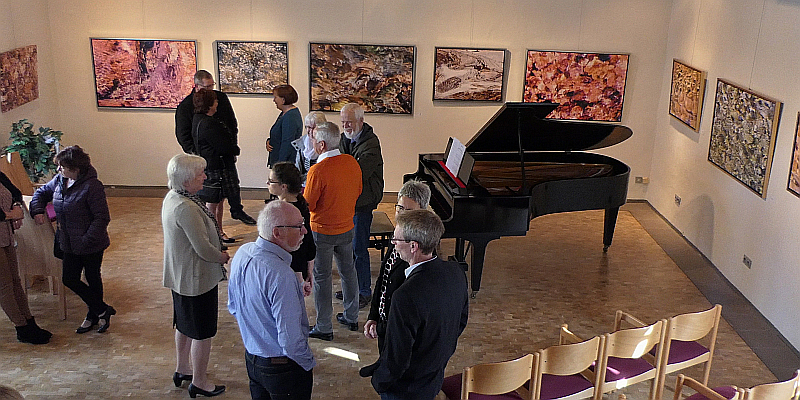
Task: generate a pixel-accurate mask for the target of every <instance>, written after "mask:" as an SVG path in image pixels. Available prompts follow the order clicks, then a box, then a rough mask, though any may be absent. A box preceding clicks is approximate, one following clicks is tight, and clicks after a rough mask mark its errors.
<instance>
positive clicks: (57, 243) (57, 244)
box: [53, 231, 64, 260]
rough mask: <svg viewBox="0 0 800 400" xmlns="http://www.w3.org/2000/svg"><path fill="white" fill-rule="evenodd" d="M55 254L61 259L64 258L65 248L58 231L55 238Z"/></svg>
mask: <svg viewBox="0 0 800 400" xmlns="http://www.w3.org/2000/svg"><path fill="white" fill-rule="evenodd" d="M53 256H54V257H55V258H58V259H59V260H63V259H64V250H61V241H60V240H58V231H56V235H55V238H54V239H53Z"/></svg>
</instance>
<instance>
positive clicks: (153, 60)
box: [91, 38, 197, 108]
mask: <svg viewBox="0 0 800 400" xmlns="http://www.w3.org/2000/svg"><path fill="white" fill-rule="evenodd" d="M91 41H92V59H93V63H94V78H95V88H96V90H97V106H98V107H126V108H177V107H178V104H180V102H181V100H183V98H184V97H186V95H188V94H189V93H190V92H191V91H192V88H193V87H194V73H195V72H197V56H196V45H195V42H194V41H178V40H135V39H94V38H93V39H91Z"/></svg>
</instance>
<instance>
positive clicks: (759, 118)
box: [708, 78, 783, 199]
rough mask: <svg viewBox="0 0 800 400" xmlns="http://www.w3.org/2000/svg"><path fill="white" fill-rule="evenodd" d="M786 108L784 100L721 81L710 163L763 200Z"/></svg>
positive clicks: (709, 156)
mask: <svg viewBox="0 0 800 400" xmlns="http://www.w3.org/2000/svg"><path fill="white" fill-rule="evenodd" d="M782 109H783V103H781V102H780V101H777V100H775V99H772V98H770V97H767V96H764V95H761V94H759V93H757V92H755V91H752V90H750V89H747V88H745V87H743V86H740V85H736V84H734V83H732V82H730V81H728V80H725V79H721V78H717V84H716V95H715V98H714V118H713V121H712V123H711V137H710V139H709V143H708V161H709V162H710V163H711V164H713V165H714V166H716V167H718V168H719V169H720V170H722V171H723V172H725V173H727V174H728V175H730V176H731V177H733V178H734V179H736V180H737V181H739V182H740V183H741V184H743V185H744V186H745V187H746V188H748V189H750V190H751V191H752V192H753V193H755V194H757V195H758V196H760V197H761V198H763V199H766V198H767V184H768V183H769V175H770V171H771V170H772V158H773V155H774V153H775V141H776V137H777V135H778V127H779V125H780V118H781V111H782ZM747 155H749V156H747ZM743 156H745V157H743Z"/></svg>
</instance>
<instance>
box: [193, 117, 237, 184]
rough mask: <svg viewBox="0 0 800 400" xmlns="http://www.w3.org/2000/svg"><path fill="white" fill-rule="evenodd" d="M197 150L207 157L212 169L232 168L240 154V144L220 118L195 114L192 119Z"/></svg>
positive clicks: (209, 168)
mask: <svg viewBox="0 0 800 400" xmlns="http://www.w3.org/2000/svg"><path fill="white" fill-rule="evenodd" d="M192 137H193V139H194V146H195V149H194V150H195V152H196V154H197V155H199V156H200V157H203V158H205V159H206V163H207V165H206V169H207V170H210V171H214V170H220V169H226V168H228V169H229V168H232V167H233V164H234V162H235V160H236V158H235V157H236V156H238V155H239V146H237V145H236V139H235V138H234V137H233V135H232V134H231V133H230V131H229V130H228V128H227V127H226V126H225V124H223V123H222V122H221V121H220V120H218V119H216V118H214V117H210V116H208V115H206V114H195V115H194V119H193V120H192Z"/></svg>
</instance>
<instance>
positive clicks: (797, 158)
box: [787, 113, 800, 196]
mask: <svg viewBox="0 0 800 400" xmlns="http://www.w3.org/2000/svg"><path fill="white" fill-rule="evenodd" d="M798 139H800V113H797V126H796V127H795V130H794V150H792V165H791V167H789V186H788V187H787V189H789V191H790V192H792V193H794V194H795V195H796V196H800V140H798Z"/></svg>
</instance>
